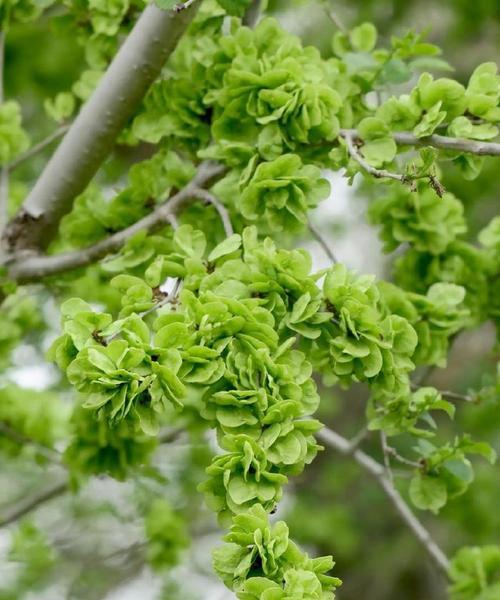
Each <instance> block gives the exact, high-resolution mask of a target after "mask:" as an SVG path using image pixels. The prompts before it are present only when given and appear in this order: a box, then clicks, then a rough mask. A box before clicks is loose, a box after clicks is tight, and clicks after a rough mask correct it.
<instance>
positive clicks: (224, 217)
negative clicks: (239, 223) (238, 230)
mask: <svg viewBox="0 0 500 600" xmlns="http://www.w3.org/2000/svg"><path fill="white" fill-rule="evenodd" d="M193 196H194V197H195V198H198V199H199V200H203V202H205V203H206V204H211V205H212V206H213V207H214V208H215V210H216V211H217V212H218V213H219V217H220V220H221V221H222V226H223V227H224V233H225V234H226V236H227V237H230V236H231V235H233V233H234V229H233V224H232V223H231V218H230V217H229V213H228V211H227V209H226V207H225V206H224V205H223V204H222V202H220V201H219V199H218V198H216V197H215V196H214V195H213V194H211V193H210V192H209V191H208V190H205V189H203V188H197V189H195V190H194V192H193Z"/></svg>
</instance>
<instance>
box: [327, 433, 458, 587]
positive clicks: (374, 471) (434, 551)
mask: <svg viewBox="0 0 500 600" xmlns="http://www.w3.org/2000/svg"><path fill="white" fill-rule="evenodd" d="M318 438H319V439H320V440H321V441H322V442H324V443H325V444H326V445H328V446H330V447H331V448H334V449H335V450H337V451H338V452H340V453H341V454H344V455H347V456H349V455H351V456H352V457H353V458H354V460H355V461H356V462H357V463H358V464H359V465H360V466H362V467H363V468H364V469H365V470H366V471H367V472H368V473H369V474H370V475H372V477H374V478H375V479H376V481H377V482H378V483H379V485H380V486H381V487H382V489H383V490H384V492H385V494H386V495H387V497H388V498H389V499H390V500H391V502H392V504H393V505H394V507H395V509H396V510H397V512H398V513H399V515H400V517H401V518H402V519H403V521H404V522H405V523H406V525H407V526H408V527H409V528H410V530H411V531H412V532H413V534H414V535H415V537H416V538H417V540H418V541H419V542H420V543H421V544H422V546H423V547H424V549H425V550H426V552H427V553H428V555H429V556H430V558H431V559H432V562H433V564H435V566H436V567H437V568H438V569H439V571H441V573H443V574H444V575H445V576H447V575H448V569H449V564H450V563H449V560H448V558H447V556H446V555H445V553H444V552H443V551H442V550H441V548H440V547H439V546H438V545H437V543H436V542H435V541H434V540H433V538H432V537H431V535H430V533H429V532H428V531H427V529H426V528H425V527H424V525H423V524H422V523H421V522H420V521H419V520H418V518H417V517H416V516H415V515H414V514H413V512H412V510H411V509H410V507H409V506H408V505H407V504H406V502H405V501H404V499H403V498H402V496H401V494H400V493H399V492H398V491H397V490H396V488H395V487H394V485H393V484H392V482H391V481H390V480H389V479H388V478H387V476H386V473H385V468H384V466H383V465H381V464H380V463H378V462H377V461H376V460H374V459H373V458H372V457H371V456H369V455H368V454H366V453H365V452H363V451H362V450H359V449H356V450H354V451H353V450H352V449H351V444H350V442H349V440H347V439H346V438H344V437H342V436H341V435H339V434H338V433H336V432H335V431H332V430H331V429H328V428H326V427H324V428H323V429H322V430H321V431H320V432H319V433H318Z"/></svg>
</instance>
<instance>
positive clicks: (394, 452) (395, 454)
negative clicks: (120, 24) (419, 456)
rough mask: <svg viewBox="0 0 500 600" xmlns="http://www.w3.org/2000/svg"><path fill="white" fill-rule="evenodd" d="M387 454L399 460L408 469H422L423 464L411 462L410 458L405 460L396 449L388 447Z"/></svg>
mask: <svg viewBox="0 0 500 600" xmlns="http://www.w3.org/2000/svg"><path fill="white" fill-rule="evenodd" d="M386 452H387V454H388V455H389V456H392V457H393V458H394V459H395V460H397V461H398V462H399V463H401V464H402V465H406V466H407V467H411V468H412V469H421V468H422V464H421V463H419V462H417V461H416V460H410V459H408V458H405V457H404V456H402V455H401V454H399V452H398V451H397V450H396V448H393V447H392V446H387V448H386Z"/></svg>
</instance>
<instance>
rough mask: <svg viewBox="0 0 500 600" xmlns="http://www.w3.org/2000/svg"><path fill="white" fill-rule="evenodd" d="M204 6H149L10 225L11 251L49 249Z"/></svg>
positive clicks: (197, 3) (7, 238)
mask: <svg viewBox="0 0 500 600" xmlns="http://www.w3.org/2000/svg"><path fill="white" fill-rule="evenodd" d="M199 4H200V2H196V3H194V4H193V5H192V6H190V7H189V8H187V9H186V10H183V11H180V12H176V11H174V10H170V11H165V10H161V9H160V8H158V7H157V6H156V5H155V4H153V3H151V4H149V5H148V6H147V7H146V8H145V9H144V11H143V13H142V15H141V16H140V17H139V19H138V21H137V23H136V24H135V26H134V28H133V29H132V31H131V33H130V35H129V36H128V38H127V39H126V40H125V42H124V43H123V45H122V46H121V48H120V49H119V50H118V53H117V54H116V56H115V58H114V59H113V61H112V63H111V65H110V66H109V68H108V70H107V71H106V73H105V74H104V76H103V77H102V79H101V80H100V82H99V84H98V86H97V88H96V90H95V91H94V93H93V94H92V96H91V97H90V99H89V100H88V101H87V102H86V103H85V104H84V105H83V107H82V109H81V111H80V113H79V114H78V116H77V117H76V119H75V121H74V122H73V124H72V125H71V127H70V129H69V131H68V132H67V134H66V136H65V137H64V139H63V140H62V142H61V144H60V145H59V147H58V148H57V150H56V151H55V153H54V155H53V156H52V158H51V159H50V161H49V162H48V164H47V166H46V167H45V169H44V171H43V173H42V175H41V176H40V178H39V179H38V181H37V182H36V184H35V186H34V188H33V189H32V190H31V192H30V194H29V195H28V197H27V198H26V200H25V202H24V204H23V207H22V209H21V211H20V212H19V213H18V214H17V216H16V217H15V218H14V220H13V221H12V222H11V223H10V224H9V226H8V227H7V230H6V235H5V239H6V242H7V246H8V247H10V248H46V247H47V245H48V244H49V242H50V241H51V240H52V238H53V237H54V235H55V233H56V232H57V228H58V225H59V222H60V220H61V218H62V217H63V216H64V215H65V214H66V213H67V212H69V211H70V210H71V207H72V204H73V201H74V199H75V197H76V196H78V195H79V194H80V193H81V192H82V191H83V190H84V189H85V188H86V186H87V184H88V183H89V181H90V180H91V179H92V177H93V176H94V175H95V173H96V171H97V170H98V169H99V167H100V165H101V164H102V162H103V161H104V160H105V158H106V157H107V156H108V154H109V153H110V152H111V150H112V148H113V146H114V143H115V140H116V138H117V136H118V134H119V133H120V131H121V130H122V129H123V127H124V125H125V124H126V122H127V121H128V119H129V118H130V117H131V116H132V115H133V114H134V112H135V110H136V109H137V108H138V106H139V104H140V102H141V100H142V98H143V97H144V95H145V93H146V91H147V90H148V88H149V86H150V85H151V83H153V81H154V80H155V79H156V77H157V76H158V75H159V74H160V71H161V69H162V67H163V65H164V64H165V61H166V59H167V58H168V57H169V56H170V54H171V53H172V52H173V50H174V49H175V47H176V46H177V42H178V41H179V39H180V37H181V36H182V34H183V33H184V31H185V30H186V28H187V26H188V25H189V23H190V22H191V20H192V19H193V17H194V15H195V13H196V9H197V7H198V6H199Z"/></svg>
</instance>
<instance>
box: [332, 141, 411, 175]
mask: <svg viewBox="0 0 500 600" xmlns="http://www.w3.org/2000/svg"><path fill="white" fill-rule="evenodd" d="M340 135H341V136H342V137H343V138H344V139H345V143H346V145H347V151H348V152H349V155H350V156H351V158H353V159H354V160H355V161H356V162H357V163H358V164H359V165H360V166H361V167H362V169H363V170H364V171H366V172H367V173H369V174H370V175H373V176H374V177H377V179H381V178H385V179H395V180H396V181H400V182H401V183H405V181H406V177H405V176H404V175H401V174H400V173H393V172H392V171H386V170H385V169H377V168H375V167H372V165H370V164H369V163H368V162H367V161H366V160H365V159H364V158H363V156H362V155H361V152H359V150H358V149H357V148H356V144H355V143H354V140H359V139H360V138H359V136H357V135H355V132H353V131H352V130H350V129H346V130H342V131H341V132H340Z"/></svg>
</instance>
